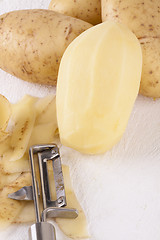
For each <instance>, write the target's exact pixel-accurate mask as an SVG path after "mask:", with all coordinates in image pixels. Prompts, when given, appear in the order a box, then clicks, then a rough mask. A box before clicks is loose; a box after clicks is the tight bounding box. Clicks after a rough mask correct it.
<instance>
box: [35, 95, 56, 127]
mask: <svg viewBox="0 0 160 240" xmlns="http://www.w3.org/2000/svg"><path fill="white" fill-rule="evenodd" d="M54 98H55V96H54V95H53V94H49V95H47V96H45V97H43V98H39V99H38V100H37V101H36V103H35V109H36V120H38V118H39V117H40V118H41V117H42V115H43V114H44V113H45V112H46V109H47V108H48V107H49V105H50V104H51V102H52V100H53V99H54ZM46 121H47V119H46ZM46 121H45V122H46ZM45 122H41V123H45Z"/></svg>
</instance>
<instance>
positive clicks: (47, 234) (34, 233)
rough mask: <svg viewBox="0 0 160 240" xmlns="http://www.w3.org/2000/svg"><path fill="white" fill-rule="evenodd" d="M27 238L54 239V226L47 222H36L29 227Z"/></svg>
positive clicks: (31, 239) (36, 239) (38, 239)
mask: <svg viewBox="0 0 160 240" xmlns="http://www.w3.org/2000/svg"><path fill="white" fill-rule="evenodd" d="M29 240H56V234H55V229H54V226H53V225H52V224H51V223H49V222H38V223H35V224H33V225H32V226H31V227H30V229H29Z"/></svg>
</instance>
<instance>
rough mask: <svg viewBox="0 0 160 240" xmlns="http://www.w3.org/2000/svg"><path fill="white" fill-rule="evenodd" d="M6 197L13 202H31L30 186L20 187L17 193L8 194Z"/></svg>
mask: <svg viewBox="0 0 160 240" xmlns="http://www.w3.org/2000/svg"><path fill="white" fill-rule="evenodd" d="M8 197H9V198H11V199H14V200H28V201H30V200H33V192H32V186H27V187H22V188H21V189H19V190H18V191H16V192H14V193H11V194H8Z"/></svg>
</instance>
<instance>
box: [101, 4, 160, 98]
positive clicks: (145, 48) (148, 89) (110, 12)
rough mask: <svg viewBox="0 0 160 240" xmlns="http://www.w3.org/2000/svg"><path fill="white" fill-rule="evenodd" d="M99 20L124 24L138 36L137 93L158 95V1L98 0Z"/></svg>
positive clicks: (159, 29)
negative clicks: (139, 75) (139, 74)
mask: <svg viewBox="0 0 160 240" xmlns="http://www.w3.org/2000/svg"><path fill="white" fill-rule="evenodd" d="M101 2H102V21H106V20H112V21H115V22H120V23H123V24H125V25H127V26H128V27H129V28H130V29H131V30H132V31H133V32H134V33H135V34H136V36H137V37H138V39H139V40H140V43H141V46H142V52H143V71H142V79H141V86H140V93H141V94H143V95H145V96H148V97H154V98H158V97H160V1H150V0H145V1H144V0H134V1H133V0H126V1H121V0H101Z"/></svg>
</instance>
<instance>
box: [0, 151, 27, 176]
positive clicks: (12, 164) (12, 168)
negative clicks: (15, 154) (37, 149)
mask: <svg viewBox="0 0 160 240" xmlns="http://www.w3.org/2000/svg"><path fill="white" fill-rule="evenodd" d="M2 166H3V171H4V173H7V174H11V173H18V172H20V173H21V172H29V171H30V164H29V156H28V153H25V154H24V155H23V157H22V158H20V159H18V160H16V161H9V160H8V159H2Z"/></svg>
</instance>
